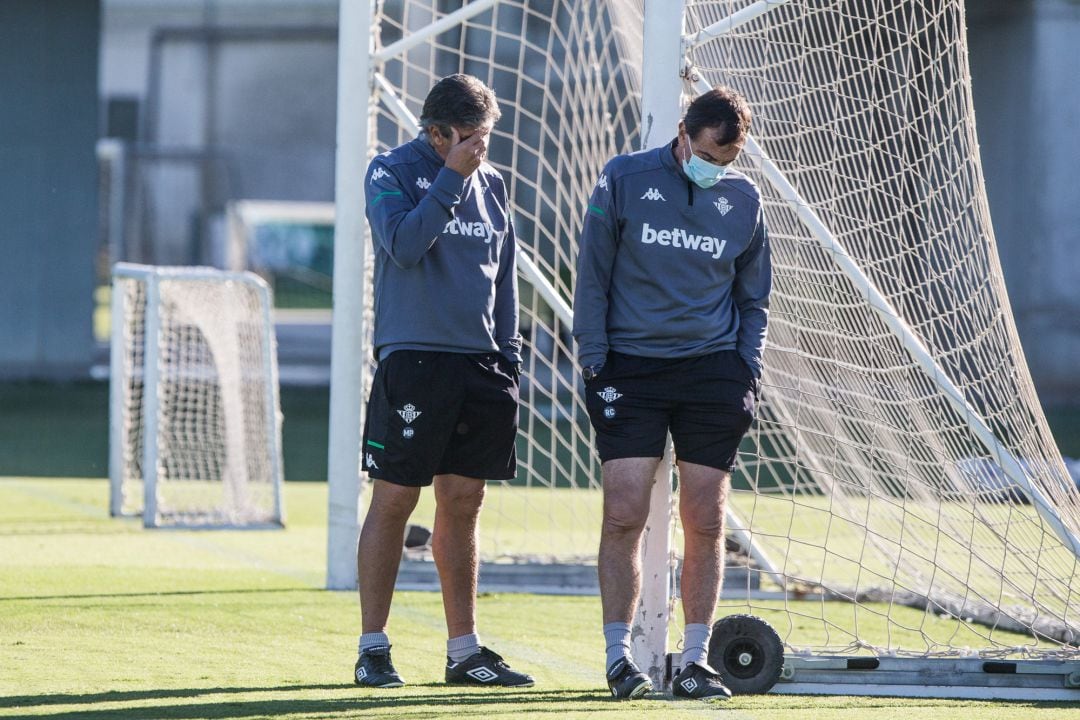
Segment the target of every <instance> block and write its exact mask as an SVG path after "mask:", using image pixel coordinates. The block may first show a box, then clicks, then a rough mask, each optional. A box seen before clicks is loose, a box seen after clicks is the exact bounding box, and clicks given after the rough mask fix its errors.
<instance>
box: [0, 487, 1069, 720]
mask: <svg viewBox="0 0 1080 720" xmlns="http://www.w3.org/2000/svg"><path fill="white" fill-rule="evenodd" d="M107 496H108V488H107V485H106V483H105V482H103V481H100V480H69V479H42V478H34V479H30V478H6V479H0V717H45V718H95V719H96V718H101V719H105V718H120V719H122V720H124V719H126V720H141V719H143V718H147V719H149V718H245V719H246V718H263V717H276V718H286V719H292V718H427V717H464V716H470V715H481V714H482V715H484V716H485V717H487V718H509V717H555V716H557V717H559V718H560V720H562V719H563V718H602V717H616V716H618V717H620V718H621V717H642V716H649V717H658V718H691V717H694V718H696V717H713V716H724V717H731V718H768V719H769V720H777V719H780V720H784V719H786V718H808V717H810V718H822V719H825V720H831V719H840V718H851V719H855V718H872V719H878V718H881V719H885V718H914V717H919V716H926V715H931V714H932V717H933V718H934V720H961V719H963V720H970V718H971V717H972V716H975V715H981V716H983V717H986V718H1006V719H1012V718H1036V719H1037V720H1050V719H1051V718H1055V719H1056V718H1075V717H1077V715H1078V713H1080V706H1078V705H1075V704H1073V705H1068V704H1033V703H1024V702H1012V703H1002V702H995V703H978V702H965V701H942V700H903V699H890V698H873V699H872V698H843V697H840V698H805V697H784V696H765V697H760V698H736V699H734V700H732V701H730V702H729V703H726V704H724V705H723V706H722V707H717V706H709V705H705V704H702V703H696V702H675V701H672V700H670V699H665V698H664V697H662V696H659V697H655V698H649V699H645V700H640V701H635V702H632V703H616V702H614V701H611V700H608V699H607V698H606V696H605V693H604V692H603V688H602V684H603V680H602V674H601V672H602V671H601V668H600V665H601V657H600V656H601V653H600V649H599V644H600V643H599V631H598V627H599V624H600V612H599V602H598V600H597V598H595V597H559V596H535V595H484V596H482V597H481V598H480V600H479V612H480V632H481V634H482V636H483V638H484V640H485V642H487V643H489V644H491V645H492V646H493V647H495V648H496V649H498V650H499V651H500V652H502V653H503V654H504V655H506V656H507V657H508V659H510V660H511V661H512V662H513V663H514V664H515V665H516V666H519V667H520V668H522V669H525V670H528V671H529V672H531V673H533V674H534V675H535V676H536V678H537V686H536V687H535V688H533V689H530V690H522V691H511V692H497V691H482V690H472V689H466V690H462V689H451V688H448V687H446V686H444V685H443V684H442V683H441V682H440V680H441V668H442V662H443V657H442V656H443V652H444V644H443V642H444V637H445V635H444V626H443V620H442V608H441V603H440V599H439V597H438V595H436V594H434V593H400V594H399V595H398V597H397V599H396V603H395V607H394V612H393V614H392V616H391V625H390V633H391V636H392V638H393V641H394V643H395V646H394V653H395V655H394V657H395V661H396V663H397V665H398V666H399V669H400V670H401V671H402V673H403V674H404V676H405V677H406V679H407V680H408V681H409V685H408V686H407V687H405V688H402V689H400V690H395V691H380V692H377V691H370V690H360V689H358V688H356V687H354V686H353V685H352V684H351V676H350V673H351V669H352V663H353V661H354V659H355V643H356V632H357V630H358V627H357V625H358V610H357V603H356V600H355V597H354V595H353V594H352V593H339V592H327V591H324V590H321V589H320V587H321V585H322V580H323V568H324V563H325V553H326V549H325V542H326V530H325V503H326V486H325V485H324V484H322V483H299V484H297V483H291V484H289V485H288V486H287V488H286V496H287V497H286V502H287V507H288V510H289V527H288V529H287V530H284V531H252V532H217V531H202V532H182V531H145V530H143V529H142V527H141V525H140V524H139V523H138V522H137V521H134V520H126V519H125V520H115V519H110V518H108V517H107V512H106V506H107Z"/></svg>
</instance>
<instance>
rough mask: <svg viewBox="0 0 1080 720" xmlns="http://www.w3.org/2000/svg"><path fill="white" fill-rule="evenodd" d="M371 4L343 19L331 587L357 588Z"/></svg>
mask: <svg viewBox="0 0 1080 720" xmlns="http://www.w3.org/2000/svg"><path fill="white" fill-rule="evenodd" d="M372 18H373V2H372V0H341V6H340V12H339V20H338V28H339V32H338V107H337V174H336V177H335V185H334V187H335V191H334V194H335V197H336V217H335V222H334V316H333V325H332V332H333V345H332V348H331V353H330V442H329V450H328V458H327V460H328V469H327V474H328V481H329V503H328V504H329V507H328V516H327V522H328V529H327V553H326V587H327V588H329V589H332V590H335V589H336V590H344V589H351V588H355V587H356V540H357V537H358V536H359V532H360V518H359V505H360V430H361V427H362V423H363V411H364V404H363V397H362V396H363V377H362V373H363V369H364V367H365V365H366V362H367V359H366V358H365V357H364V343H363V338H364V332H365V328H364V290H365V287H366V285H367V267H366V265H367V255H366V248H365V243H366V232H365V223H364V208H363V197H364V164H365V160H366V159H367V155H368V152H367V151H368V143H369V138H370V135H371V133H370V129H371V127H370V114H369V106H370V100H371V58H372V50H373V48H374V43H375V34H374V28H373V27H372Z"/></svg>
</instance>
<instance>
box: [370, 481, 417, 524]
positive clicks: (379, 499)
mask: <svg viewBox="0 0 1080 720" xmlns="http://www.w3.org/2000/svg"><path fill="white" fill-rule="evenodd" d="M419 498H420V488H418V487H409V486H405V485H395V484H394V483H390V482H387V481H386V480H376V481H375V485H374V487H373V488H372V493H371V506H370V507H369V508H368V513H369V514H377V515H380V516H382V517H385V518H386V519H393V520H407V519H408V517H409V515H411V514H412V511H413V509H415V508H416V502H417V500H419Z"/></svg>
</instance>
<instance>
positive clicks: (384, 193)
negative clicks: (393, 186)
mask: <svg viewBox="0 0 1080 720" xmlns="http://www.w3.org/2000/svg"><path fill="white" fill-rule="evenodd" d="M387 195H396V196H397V197H401V191H400V190H384V191H382V192H381V193H379V194H378V195H376V196H375V199H374V200H372V201H371V204H372V205H374V204H376V203H377V202H379V201H380V200H382V199H383V198H384V197H386V196H387Z"/></svg>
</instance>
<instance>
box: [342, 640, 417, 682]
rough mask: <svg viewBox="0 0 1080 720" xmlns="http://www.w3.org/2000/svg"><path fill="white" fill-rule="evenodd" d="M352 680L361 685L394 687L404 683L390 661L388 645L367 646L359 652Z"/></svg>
mask: <svg viewBox="0 0 1080 720" xmlns="http://www.w3.org/2000/svg"><path fill="white" fill-rule="evenodd" d="M353 680H354V681H355V682H356V684H357V685H361V686H363V687H377V688H396V687H401V686H402V685H404V684H405V681H404V680H402V679H401V676H400V675H398V672H397V670H395V669H394V663H392V662H391V661H390V646H389V645H380V646H379V647H373V648H368V649H367V650H365V651H364V652H362V653H360V657H359V658H357V660H356V668H355V669H354V670H353Z"/></svg>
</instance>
